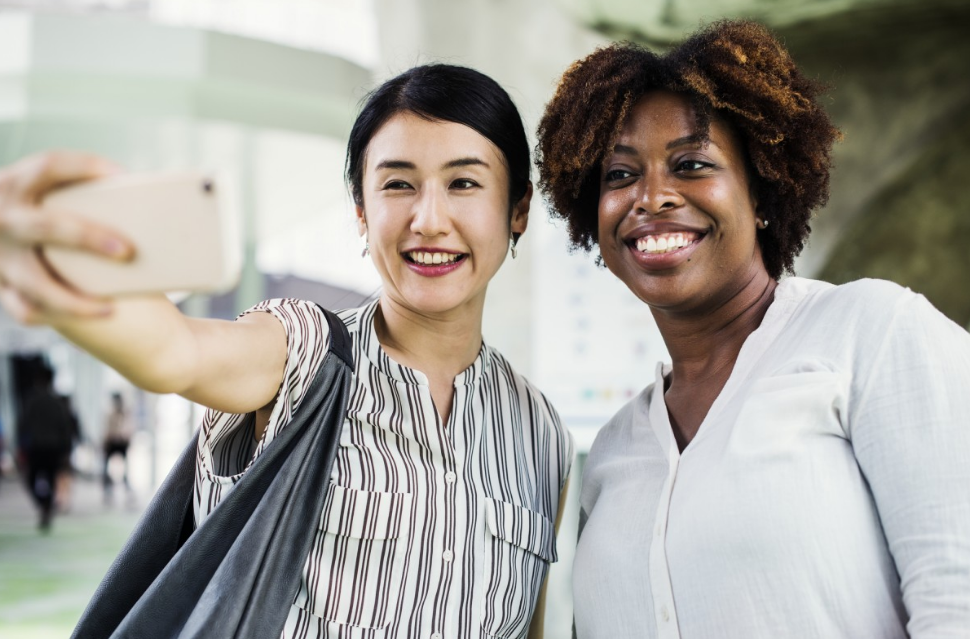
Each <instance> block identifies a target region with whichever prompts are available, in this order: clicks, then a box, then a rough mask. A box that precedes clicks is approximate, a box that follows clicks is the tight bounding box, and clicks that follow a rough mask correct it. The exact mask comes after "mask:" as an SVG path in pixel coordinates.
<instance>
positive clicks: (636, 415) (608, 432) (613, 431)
mask: <svg viewBox="0 0 970 639" xmlns="http://www.w3.org/2000/svg"><path fill="white" fill-rule="evenodd" d="M655 384H656V382H654V383H651V384H650V385H648V386H647V387H646V388H645V389H643V390H642V391H641V392H640V394H639V395H637V396H636V397H634V398H633V399H631V400H630V401H628V402H627V403H626V404H624V405H623V407H622V408H620V410H618V411H616V413H614V415H613V417H611V418H610V419H609V421H608V422H606V424H604V425H603V427H602V428H600V429H599V431H597V433H596V438H595V439H593V444H592V446H590V449H589V458H588V461H587V466H588V467H589V466H591V465H595V464H596V463H597V462H598V460H599V459H601V458H609V457H610V456H611V454H612V452H613V451H615V450H618V449H623V448H626V447H628V446H629V445H630V439H631V435H632V429H633V428H634V426H636V425H638V424H640V423H641V422H642V420H644V419H645V418H646V415H648V413H649V410H648V408H649V404H650V398H651V396H652V395H653V389H654V385H655Z"/></svg>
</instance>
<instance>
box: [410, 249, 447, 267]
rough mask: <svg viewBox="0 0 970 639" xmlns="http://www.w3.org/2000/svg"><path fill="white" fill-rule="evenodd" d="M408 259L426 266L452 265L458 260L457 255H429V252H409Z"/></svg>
mask: <svg viewBox="0 0 970 639" xmlns="http://www.w3.org/2000/svg"><path fill="white" fill-rule="evenodd" d="M407 255H408V257H409V258H411V261H412V262H416V263H418V264H425V265H429V266H431V265H434V264H450V263H451V262H454V261H455V260H457V259H458V257H459V256H458V254H456V253H428V252H427V251H409V252H408V254H407Z"/></svg>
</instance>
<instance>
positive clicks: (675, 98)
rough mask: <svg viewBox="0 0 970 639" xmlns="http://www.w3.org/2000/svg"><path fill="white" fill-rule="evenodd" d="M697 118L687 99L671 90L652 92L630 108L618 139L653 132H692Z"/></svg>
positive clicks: (695, 126)
mask: <svg viewBox="0 0 970 639" xmlns="http://www.w3.org/2000/svg"><path fill="white" fill-rule="evenodd" d="M696 128H697V117H696V115H695V113H694V107H693V106H692V105H691V103H690V100H688V99H687V97H686V96H684V95H682V94H680V93H674V92H673V91H651V92H650V93H647V94H645V95H644V96H642V97H641V98H640V99H639V100H637V101H636V102H635V103H634V104H633V106H632V107H631V108H630V111H629V113H628V114H627V116H626V120H625V121H624V123H623V128H622V129H621V131H620V135H621V136H624V135H626V136H642V135H645V134H650V133H651V132H653V131H656V132H658V133H660V132H668V131H675V132H678V133H681V134H688V133H695V132H696V131H695V129H696Z"/></svg>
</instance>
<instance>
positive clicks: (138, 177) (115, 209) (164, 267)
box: [41, 171, 242, 297]
mask: <svg viewBox="0 0 970 639" xmlns="http://www.w3.org/2000/svg"><path fill="white" fill-rule="evenodd" d="M228 200H229V198H227V197H226V194H224V193H222V190H221V186H220V184H219V183H218V182H217V181H216V180H215V178H213V177H212V176H211V175H209V174H206V173H203V172H188V171H187V172H171V173H144V174H128V175H116V176H111V177H107V178H103V179H98V180H94V181H90V182H83V183H79V184H76V185H72V186H67V187H64V188H61V189H57V190H55V191H52V192H51V193H50V194H48V195H47V196H46V197H45V198H44V200H43V202H42V204H41V208H42V209H43V210H45V211H46V212H47V213H48V214H50V215H52V216H54V217H55V218H56V217H57V216H64V215H68V216H70V215H74V216H81V217H83V218H86V219H88V220H91V221H94V222H97V223H99V224H102V225H103V226H105V227H108V228H112V229H115V230H116V231H117V232H119V233H120V234H122V235H124V236H125V237H127V238H128V239H129V240H130V241H131V242H132V244H134V246H135V257H134V258H133V259H132V260H131V261H129V262H125V263H122V262H117V261H112V260H109V259H106V258H104V257H101V256H99V255H96V254H94V253H90V252H86V251H80V250H74V249H69V248H62V247H58V246H45V247H44V248H43V255H44V258H45V259H46V260H47V262H48V264H49V265H50V266H51V268H53V269H54V270H55V271H56V272H57V274H58V275H59V276H60V277H61V278H62V279H63V280H64V281H65V282H67V283H68V284H70V285H71V286H73V287H74V288H76V289H78V290H79V291H82V292H84V293H88V294H92V295H98V296H108V297H114V296H118V295H128V294H139V293H165V292H171V291H205V292H218V291H225V290H228V289H230V288H232V286H233V285H235V283H236V282H237V281H238V278H239V273H240V271H241V267H242V250H241V246H240V236H239V225H238V223H237V220H236V212H235V210H234V208H233V207H232V206H231V203H230V202H229V201H228Z"/></svg>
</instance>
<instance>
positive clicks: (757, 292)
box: [653, 271, 778, 384]
mask: <svg viewBox="0 0 970 639" xmlns="http://www.w3.org/2000/svg"><path fill="white" fill-rule="evenodd" d="M776 286H778V282H776V281H775V280H774V279H772V278H771V277H769V276H768V274H767V273H766V272H764V271H760V272H758V273H755V274H753V275H752V276H751V277H750V278H749V279H748V280H747V281H746V282H745V283H744V284H743V285H742V286H741V287H740V290H737V291H733V292H731V293H730V294H728V295H726V296H724V299H723V300H722V301H719V302H716V303H715V305H714V308H713V309H712V308H711V307H710V306H708V307H706V309H705V310H704V311H702V312H698V313H695V314H691V313H668V312H665V311H662V310H654V311H653V315H654V319H655V320H656V321H657V326H658V328H659V329H660V334H661V335H662V336H663V339H664V343H665V344H666V346H667V351H668V352H669V353H670V357H671V360H672V364H673V379H676V380H677V381H678V383H685V382H686V383H688V384H694V383H698V382H703V381H705V380H706V379H709V378H714V377H720V376H722V374H723V373H725V372H727V373H730V371H731V369H733V368H734V362H735V361H736V360H737V356H738V353H739V352H740V351H741V347H742V346H743V344H744V342H745V340H746V339H747V338H748V336H749V335H751V333H753V332H754V331H755V330H756V329H757V328H758V327H759V326H761V321H762V320H763V319H764V316H765V313H766V312H767V311H768V307H769V306H771V302H772V301H773V300H774V292H775V287H776Z"/></svg>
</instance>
